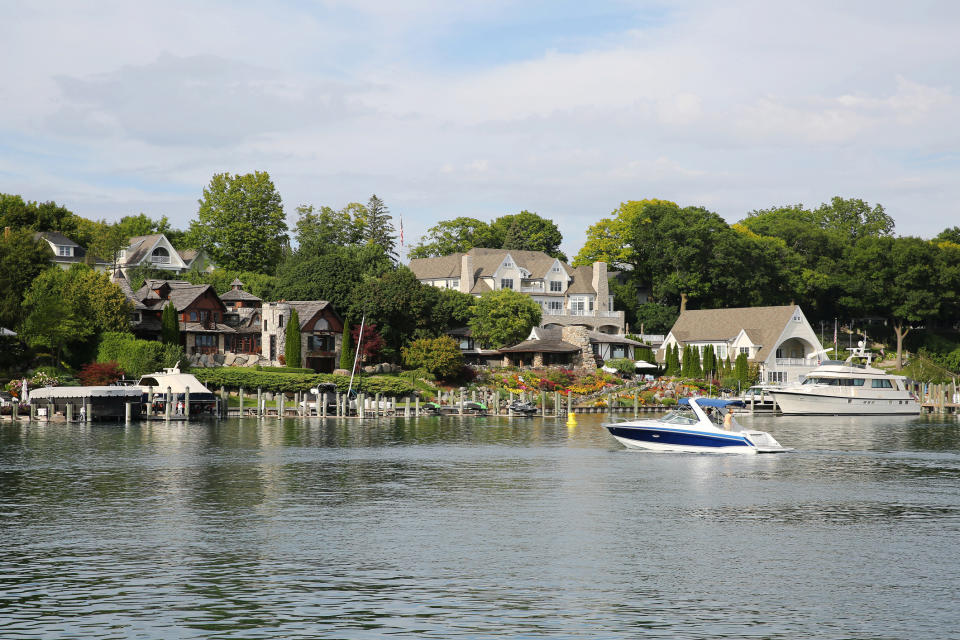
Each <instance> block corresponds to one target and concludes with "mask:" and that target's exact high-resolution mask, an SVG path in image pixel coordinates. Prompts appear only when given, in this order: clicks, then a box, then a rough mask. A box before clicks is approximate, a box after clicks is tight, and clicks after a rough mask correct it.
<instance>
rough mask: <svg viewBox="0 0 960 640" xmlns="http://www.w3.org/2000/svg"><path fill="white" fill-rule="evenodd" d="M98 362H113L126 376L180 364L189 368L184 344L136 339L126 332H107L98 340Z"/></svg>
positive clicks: (184, 368)
mask: <svg viewBox="0 0 960 640" xmlns="http://www.w3.org/2000/svg"><path fill="white" fill-rule="evenodd" d="M97 361H98V362H116V363H117V365H118V366H119V367H120V368H121V369H123V370H124V371H125V372H127V373H128V374H129V375H131V376H134V377H138V376H142V375H144V374H147V373H153V372H154V371H159V370H160V369H163V368H164V367H172V366H174V365H176V364H177V362H179V363H180V366H181V369H183V370H186V369H187V368H188V365H187V361H186V358H185V357H184V355H183V347H181V346H180V345H175V344H163V343H162V342H156V341H153V340H138V339H137V338H134V337H133V336H132V335H130V334H129V333H119V332H112V331H111V332H107V333H104V334H103V337H102V338H101V340H100V348H99V350H98V352H97Z"/></svg>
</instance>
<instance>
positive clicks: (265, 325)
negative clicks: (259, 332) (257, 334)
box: [263, 320, 267, 331]
mask: <svg viewBox="0 0 960 640" xmlns="http://www.w3.org/2000/svg"><path fill="white" fill-rule="evenodd" d="M263 330H264V331H267V321H266V320H264V321H263Z"/></svg>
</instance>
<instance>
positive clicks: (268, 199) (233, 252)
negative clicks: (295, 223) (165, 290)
mask: <svg viewBox="0 0 960 640" xmlns="http://www.w3.org/2000/svg"><path fill="white" fill-rule="evenodd" d="M198 202H199V204H200V208H199V210H198V211H197V220H195V221H194V222H193V223H191V225H190V233H191V235H192V236H193V238H194V239H195V241H196V243H197V244H198V246H199V248H202V249H204V250H205V251H206V252H207V254H208V255H209V256H210V257H211V258H212V260H213V261H214V262H215V263H216V264H217V265H218V266H220V267H222V268H225V269H237V270H248V271H260V272H263V273H273V272H274V271H275V270H276V268H277V265H278V264H279V262H280V258H281V256H282V254H283V249H284V247H285V246H286V244H287V242H288V238H287V235H286V231H287V223H286V221H285V220H284V214H283V204H282V202H281V200H280V194H279V193H277V190H276V188H275V187H274V185H273V182H272V181H271V180H270V176H269V174H267V173H266V172H265V171H256V172H254V173H247V174H244V175H230V174H229V173H218V174H216V175H214V176H213V178H211V180H210V184H209V186H207V187H206V188H204V190H203V197H202V198H201V199H200V200H199V201H198Z"/></svg>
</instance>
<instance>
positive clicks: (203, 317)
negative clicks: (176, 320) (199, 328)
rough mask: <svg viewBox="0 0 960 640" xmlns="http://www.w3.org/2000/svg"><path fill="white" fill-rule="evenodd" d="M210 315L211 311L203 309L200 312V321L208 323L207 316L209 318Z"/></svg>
mask: <svg viewBox="0 0 960 640" xmlns="http://www.w3.org/2000/svg"><path fill="white" fill-rule="evenodd" d="M209 317H210V312H209V311H201V312H200V322H203V323H206V321H207V318H209Z"/></svg>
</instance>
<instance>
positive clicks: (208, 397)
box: [136, 367, 217, 416]
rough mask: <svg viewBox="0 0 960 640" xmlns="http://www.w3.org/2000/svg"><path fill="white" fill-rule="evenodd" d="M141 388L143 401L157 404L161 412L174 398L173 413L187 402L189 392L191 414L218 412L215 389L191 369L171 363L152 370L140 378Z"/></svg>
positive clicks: (138, 385)
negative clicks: (190, 372) (207, 386)
mask: <svg viewBox="0 0 960 640" xmlns="http://www.w3.org/2000/svg"><path fill="white" fill-rule="evenodd" d="M136 386H137V387H138V388H139V389H140V391H141V397H142V402H143V403H144V405H147V404H151V403H152V405H153V407H152V409H153V412H154V413H156V414H157V415H160V414H162V413H164V412H165V411H166V403H167V401H168V399H169V401H170V402H171V413H174V412H175V411H174V410H175V408H176V407H177V406H179V403H181V402H182V403H184V405H186V402H187V394H188V392H189V396H190V415H191V416H194V415H198V414H202V413H212V414H215V413H216V409H217V398H216V396H215V395H214V394H213V392H212V391H210V390H209V389H207V388H206V387H205V386H203V383H201V382H200V381H199V380H197V378H196V377H195V376H193V375H192V374H189V373H183V372H182V371H180V368H179V367H171V368H169V369H164V370H163V371H158V372H156V373H148V374H147V375H145V376H142V377H141V378H140V380H138V381H137V385H136Z"/></svg>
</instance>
